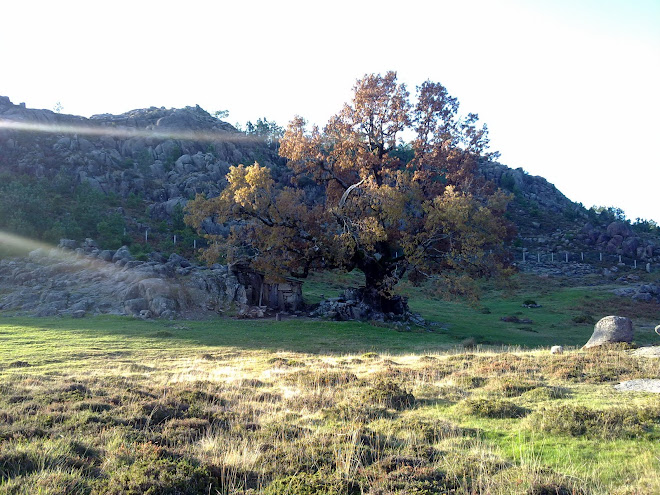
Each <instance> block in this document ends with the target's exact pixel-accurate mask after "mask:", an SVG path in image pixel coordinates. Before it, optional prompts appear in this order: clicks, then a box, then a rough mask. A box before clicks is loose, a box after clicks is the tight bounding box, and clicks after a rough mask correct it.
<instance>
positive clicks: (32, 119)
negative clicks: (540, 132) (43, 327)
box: [0, 97, 660, 314]
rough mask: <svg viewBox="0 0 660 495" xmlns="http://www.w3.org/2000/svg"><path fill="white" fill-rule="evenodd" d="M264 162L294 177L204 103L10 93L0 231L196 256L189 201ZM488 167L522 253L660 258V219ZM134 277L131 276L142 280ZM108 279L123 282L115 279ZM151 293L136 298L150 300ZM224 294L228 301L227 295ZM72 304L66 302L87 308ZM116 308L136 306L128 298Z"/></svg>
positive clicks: (0, 137)
mask: <svg viewBox="0 0 660 495" xmlns="http://www.w3.org/2000/svg"><path fill="white" fill-rule="evenodd" d="M254 161H258V162H259V163H261V164H262V165H266V166H268V167H270V168H271V170H272V171H273V174H274V176H275V177H276V179H278V180H283V181H286V180H287V177H288V174H289V170H288V169H287V167H286V162H285V161H284V160H283V159H282V158H280V157H279V156H278V154H277V145H276V142H272V141H271V140H270V139H269V136H268V135H264V134H262V133H254V132H253V133H246V132H242V131H240V130H238V129H236V128H235V127H234V126H232V125H230V124H228V123H227V122H223V121H221V120H219V119H217V118H215V117H213V116H211V115H210V114H209V113H208V112H206V111H205V110H203V109H202V108H200V107H199V106H196V107H186V108H182V109H165V108H153V107H152V108H148V109H140V110H133V111H130V112H126V113H124V114H121V115H110V114H102V115H94V116H92V117H91V118H84V117H78V116H74V115H64V114H59V113H55V112H53V111H50V110H37V109H30V108H26V107H25V105H23V104H19V105H16V104H13V103H12V102H11V101H10V100H9V98H7V97H0V230H8V231H12V232H15V233H18V234H23V235H25V236H26V237H31V238H37V239H40V240H44V241H48V242H50V243H57V241H58V240H59V239H60V238H62V237H64V238H72V239H74V240H76V241H78V242H82V241H83V239H85V238H88V237H93V238H95V239H96V240H97V242H98V243H99V245H100V247H99V251H102V250H104V249H105V250H108V249H113V250H117V249H118V248H119V247H120V246H122V245H128V246H129V247H130V251H131V253H132V254H131V256H133V257H134V258H135V259H134V260H133V263H139V262H141V263H145V262H153V256H152V254H151V253H152V252H153V251H156V252H160V253H162V254H164V255H165V257H166V258H168V257H169V256H170V254H172V253H178V254H183V255H184V256H186V257H188V258H192V257H193V256H194V251H193V246H194V245H197V246H199V245H198V244H197V243H198V242H199V243H201V242H202V241H201V239H198V238H195V234H194V233H193V232H192V231H190V229H188V228H187V227H185V225H184V224H183V222H182V215H183V210H182V207H183V205H185V203H186V202H187V201H188V200H190V199H192V198H194V196H195V195H196V194H198V193H203V194H206V195H207V196H215V195H217V194H219V192H220V191H221V190H222V188H223V187H224V186H225V184H226V182H225V175H226V173H227V171H228V170H229V167H230V166H231V165H235V164H240V163H245V164H250V163H253V162H254ZM480 171H481V173H482V174H483V175H484V176H485V177H486V178H487V179H489V180H492V181H493V182H495V183H496V184H497V185H498V186H500V187H501V188H503V189H505V190H508V191H510V192H511V193H512V194H513V197H514V200H513V202H512V204H511V205H510V209H509V216H510V218H511V220H512V221H513V222H514V223H515V224H516V226H517V229H518V233H519V235H518V238H517V239H516V241H515V243H514V245H513V246H512V249H513V250H514V258H516V259H517V258H519V257H520V254H521V253H522V252H523V251H527V252H529V253H536V252H541V251H543V252H544V253H555V252H556V253H563V252H568V251H570V252H572V253H574V252H580V251H584V250H589V251H590V252H604V253H606V254H609V255H612V256H618V255H620V256H623V257H626V258H629V259H631V260H632V259H635V260H639V262H640V263H642V264H645V263H651V264H653V265H654V266H655V265H656V264H658V263H660V241H658V235H657V234H658V233H657V229H656V230H655V233H654V232H653V231H652V229H651V230H649V231H644V230H643V229H642V230H640V229H639V228H637V229H636V228H633V226H631V225H630V223H629V222H624V221H621V219H619V218H617V217H616V215H615V214H613V211H615V210H614V209H611V210H605V211H603V212H600V213H598V212H595V211H594V210H587V209H585V208H584V207H583V206H582V205H580V204H576V203H574V202H572V201H571V200H569V199H568V198H566V196H564V195H563V194H562V193H561V192H560V191H558V190H557V188H556V187H555V186H554V185H552V184H551V183H549V182H548V181H546V180H545V179H544V178H542V177H535V176H531V175H529V174H527V173H526V172H524V171H523V170H522V169H515V170H514V169H511V168H509V167H506V166H505V165H502V164H499V163H496V162H483V163H481V165H480ZM204 228H205V229H206V231H207V232H213V233H221V232H222V231H223V230H224V229H225V228H224V227H223V226H221V225H217V224H215V223H214V222H213V221H212V219H208V220H207V222H206V223H205V224H204ZM175 235H178V240H179V241H178V243H175V241H174V238H173V236H175ZM0 251H1V249H0ZM113 256H114V255H113ZM0 257H2V253H1V252H0ZM107 261H111V260H107ZM6 263H7V262H5V264H4V265H3V266H2V267H1V268H2V274H3V276H4V279H3V284H5V285H6V284H9V283H10V281H11V280H13V279H11V277H9V276H8V275H7V274H8V273H10V272H11V273H13V272H16V270H17V269H18V268H19V267H17V266H13V267H10V266H9V265H7V264H6ZM130 266H132V265H129V267H130ZM10 268H11V269H10ZM33 268H34V267H33ZM152 268H153V267H152ZM152 268H144V267H142V268H138V269H137V272H139V271H140V270H147V271H149V270H151V269H152ZM178 268H182V267H181V266H179V267H178ZM591 269H593V267H591V268H590V270H591ZM21 270H28V271H29V268H25V267H23V268H21V269H19V270H18V272H21ZM131 270H132V271H130V270H129V271H130V273H133V272H134V271H135V270H133V269H131ZM598 270H601V271H602V268H598ZM33 271H34V270H33ZM175 271H176V270H175ZM18 272H16V273H18ZM81 273H86V272H84V271H82V272H81ZM122 273H125V270H124V272H122ZM113 274H114V272H113ZM37 275H38V276H41V275H39V273H36V275H35V277H36V276H37ZM216 275H217V274H216ZM90 276H91V275H90ZM122 276H124V275H122ZM214 276H215V275H214ZM113 277H115V275H113ZM33 278H34V277H33ZM36 278H38V277H36ZM129 278H130V277H129ZM134 278H135V277H134ZM143 278H144V277H142V276H141V275H140V277H137V278H136V279H135V280H138V279H140V280H142V279H143ZM111 279H112V280H114V278H112V277H111ZM131 280H133V279H131ZM135 280H133V282H131V284H133V285H134V282H135V283H138V282H139V281H138V282H136V281H135ZM35 283H37V282H35ZM63 283H66V281H65V282H63ZM214 283H215V282H214ZM131 284H129V285H131ZM37 285H39V283H37ZM184 285H185V284H184ZM212 285H213V284H212ZM216 285H218V284H216ZM170 286H171V284H170ZM30 287H31V289H30V290H33V289H34V287H32V286H30ZM108 287H110V288H109V289H108V290H109V291H110V292H112V289H111V287H112V283H110V284H109V286H108ZM127 290H128V289H127ZM140 290H141V289H135V291H138V292H139V291H140ZM178 290H179V289H177V291H178ZM223 290H224V289H223ZM174 292H176V291H174ZM122 293H123V292H122ZM140 294H142V293H141V292H140ZM142 296H144V294H142V295H141V297H138V298H137V299H140V298H142V299H145V298H144V297H142ZM216 296H217V295H216ZM40 297H41V296H40ZM81 297H82V296H81ZM83 299H84V298H83ZM147 299H148V298H147ZM230 299H231V298H230ZM173 300H175V301H177V302H176V304H175V303H167V304H170V305H172V304H174V305H175V306H176V307H177V308H183V307H187V306H186V305H185V304H183V302H182V301H179V300H177V299H176V298H173ZM214 300H216V303H214V304H215V305H216V306H217V300H218V298H217V297H216V298H215V299H214ZM81 301H82V299H81ZM37 302H39V304H37V305H36V306H35V309H37V308H41V309H42V310H43V311H46V312H48V311H50V309H49V308H50V306H48V305H46V306H44V304H43V301H37ZM35 304H36V303H35ZM58 304H60V303H58ZM67 304H68V303H67ZM72 304H73V305H67V308H69V309H70V308H73V307H77V306H75V304H77V303H72ZM141 304H142V305H143V306H144V308H142V309H140V311H142V310H144V311H147V310H148V311H151V312H152V313H154V314H162V312H163V311H167V309H162V308H160V307H158V304H156V303H153V304H152V301H151V300H150V299H148V300H147V301H146V302H145V303H141ZM6 305H7V301H5V306H6ZM83 305H84V304H83ZM44 308H45V309H44ZM112 308H113V310H112V311H118V312H128V313H134V312H135V311H133V309H130V304H129V305H128V306H127V305H126V299H125V298H124V299H121V298H120V299H118V300H117V302H116V304H115V305H114V306H112ZM51 309H52V308H51ZM37 312H38V311H37Z"/></svg>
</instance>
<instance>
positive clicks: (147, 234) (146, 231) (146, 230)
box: [144, 229, 149, 244]
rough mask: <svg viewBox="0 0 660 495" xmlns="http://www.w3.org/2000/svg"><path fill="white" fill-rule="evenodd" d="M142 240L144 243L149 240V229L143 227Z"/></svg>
mask: <svg viewBox="0 0 660 495" xmlns="http://www.w3.org/2000/svg"><path fill="white" fill-rule="evenodd" d="M144 242H145V244H146V243H147V242H149V229H145V231H144Z"/></svg>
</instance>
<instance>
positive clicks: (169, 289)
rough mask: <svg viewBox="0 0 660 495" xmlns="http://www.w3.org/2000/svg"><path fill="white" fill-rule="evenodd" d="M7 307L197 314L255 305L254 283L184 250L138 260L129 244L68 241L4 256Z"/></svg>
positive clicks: (39, 312) (50, 312)
mask: <svg viewBox="0 0 660 495" xmlns="http://www.w3.org/2000/svg"><path fill="white" fill-rule="evenodd" d="M0 286H1V287H3V293H2V294H1V295H0V309H1V310H9V311H12V312H14V313H15V314H24V315H33V316H54V315H70V316H74V317H81V316H84V315H85V314H118V315H132V316H138V317H142V318H151V317H160V318H170V319H171V318H176V317H196V316H204V315H205V314H214V313H222V312H225V311H226V310H227V309H229V308H231V307H236V308H244V307H246V306H247V305H248V304H249V302H250V301H249V293H250V292H251V291H252V290H253V288H252V287H246V286H245V285H243V284H242V283H241V282H240V281H239V277H238V276H237V274H236V273H235V272H234V271H232V270H231V269H229V268H228V267H227V266H225V265H219V264H217V265H213V266H210V267H206V266H196V265H194V264H192V263H191V262H189V261H188V260H187V259H185V258H183V257H182V256H179V255H177V254H172V255H171V256H170V257H169V258H167V259H165V258H164V257H162V256H161V255H160V254H158V253H152V254H151V256H150V259H149V260H148V261H138V260H135V259H133V257H132V256H131V254H130V251H129V250H128V248H127V247H126V246H124V247H121V248H119V249H117V250H116V251H115V250H105V249H100V248H99V247H98V246H97V245H96V243H95V242H94V241H93V240H91V239H87V240H86V241H85V242H83V243H82V244H80V245H78V244H77V243H76V242H75V241H72V240H62V241H61V242H60V244H59V246H58V247H57V248H53V249H49V250H46V249H37V250H35V251H32V252H31V253H30V254H29V255H28V256H27V258H14V259H3V260H0Z"/></svg>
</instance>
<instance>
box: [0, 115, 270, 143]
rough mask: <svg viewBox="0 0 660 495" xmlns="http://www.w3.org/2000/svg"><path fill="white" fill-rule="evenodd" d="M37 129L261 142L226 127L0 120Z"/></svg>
mask: <svg viewBox="0 0 660 495" xmlns="http://www.w3.org/2000/svg"><path fill="white" fill-rule="evenodd" d="M3 129H6V130H11V131H24V132H36V133H43V134H79V135H83V136H111V137H116V138H123V139H131V138H145V139H160V140H166V139H178V140H182V141H203V142H261V141H263V140H264V138H263V136H247V135H245V134H243V133H242V132H236V133H232V132H229V131H222V130H218V131H193V130H186V129H158V130H156V129H137V128H133V127H123V126H118V127H114V126H108V125H102V124H98V125H93V124H88V125H74V124H56V123H45V122H18V121H14V120H0V130H3Z"/></svg>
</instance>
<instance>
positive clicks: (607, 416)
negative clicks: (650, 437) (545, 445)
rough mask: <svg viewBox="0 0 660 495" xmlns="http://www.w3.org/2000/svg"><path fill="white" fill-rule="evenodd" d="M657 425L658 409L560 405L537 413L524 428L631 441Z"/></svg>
mask: <svg viewBox="0 0 660 495" xmlns="http://www.w3.org/2000/svg"><path fill="white" fill-rule="evenodd" d="M659 424H660V406H646V407H639V408H632V407H614V408H610V409H601V410H597V409H590V408H588V407H586V406H580V405H571V404H561V405H557V406H554V407H548V408H542V409H539V410H537V411H535V412H534V413H533V414H531V415H530V416H529V417H528V418H527V426H528V427H529V428H530V429H532V430H541V431H545V432H548V433H553V434H559V435H569V436H573V437H578V436H588V437H598V438H631V437H635V436H637V435H640V434H643V433H645V432H648V431H650V430H651V429H652V428H653V426H654V425H655V426H657V425H659Z"/></svg>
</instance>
